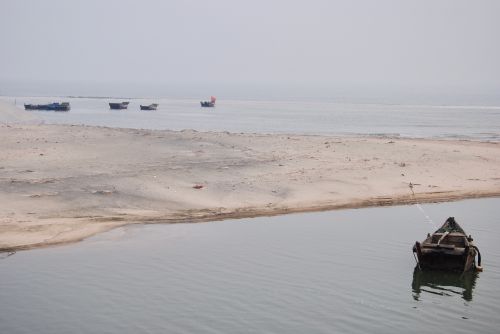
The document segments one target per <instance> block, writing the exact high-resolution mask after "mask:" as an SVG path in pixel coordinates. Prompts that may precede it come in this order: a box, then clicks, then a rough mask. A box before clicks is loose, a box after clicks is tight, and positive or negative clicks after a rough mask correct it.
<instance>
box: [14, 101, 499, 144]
mask: <svg viewBox="0 0 500 334" xmlns="http://www.w3.org/2000/svg"><path fill="white" fill-rule="evenodd" d="M63 100H64V101H68V102H70V103H71V108H72V109H71V111H70V112H68V113H61V112H43V111H34V112H33V113H34V114H36V115H38V116H40V117H41V118H42V119H43V120H45V121H46V122H47V123H62V124H87V125H99V126H110V127H123V128H144V129H169V130H183V129H194V130H198V131H230V132H252V133H253V132H257V133H297V134H329V135H359V134H362V135H379V134H381V135H390V136H402V137H417V138H420V137H423V138H451V139H473V140H492V141H499V140H500V106H442V105H435V106H429V105H404V104H401V105H388V104H361V103H359V104H356V103H334V102H299V101H243V100H223V99H221V100H220V101H218V102H217V106H216V108H201V107H200V104H199V101H197V100H181V99H149V100H145V99H123V100H127V101H130V106H129V108H128V110H109V106H108V102H116V101H121V100H116V99H103V98H55V97H53V98H51V97H36V98H35V97H17V98H8V101H10V102H11V103H16V104H17V105H18V106H19V108H22V107H23V103H35V104H39V103H49V102H53V101H63ZM153 102H155V103H159V104H160V106H159V109H158V110H156V111H140V110H139V106H140V105H141V104H150V103H153Z"/></svg>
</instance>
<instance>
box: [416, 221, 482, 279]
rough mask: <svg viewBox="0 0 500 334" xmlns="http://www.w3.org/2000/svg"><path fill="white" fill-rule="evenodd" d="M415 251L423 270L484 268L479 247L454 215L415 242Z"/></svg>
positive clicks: (462, 270)
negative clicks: (421, 240)
mask: <svg viewBox="0 0 500 334" xmlns="http://www.w3.org/2000/svg"><path fill="white" fill-rule="evenodd" d="M413 253H414V254H416V255H417V265H418V267H419V268H420V269H422V270H449V271H458V272H465V271H470V270H476V269H477V270H482V267H481V253H480V252H479V249H478V248H477V247H476V246H475V245H474V243H473V239H472V237H471V236H470V235H469V236H467V235H466V233H465V232H464V230H463V229H462V228H461V227H460V225H458V223H457V222H456V221H455V218H453V217H449V218H448V219H446V221H445V222H444V224H443V226H441V227H440V228H439V229H437V230H436V232H434V233H433V234H432V235H431V234H427V238H426V239H425V240H424V241H423V242H422V243H420V242H418V241H417V242H415V245H414V246H413ZM476 255H477V262H478V263H477V266H476Z"/></svg>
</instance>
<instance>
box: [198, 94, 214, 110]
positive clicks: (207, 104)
mask: <svg viewBox="0 0 500 334" xmlns="http://www.w3.org/2000/svg"><path fill="white" fill-rule="evenodd" d="M215 100H216V98H215V96H211V97H210V101H200V104H201V106H202V107H205V108H213V107H215Z"/></svg>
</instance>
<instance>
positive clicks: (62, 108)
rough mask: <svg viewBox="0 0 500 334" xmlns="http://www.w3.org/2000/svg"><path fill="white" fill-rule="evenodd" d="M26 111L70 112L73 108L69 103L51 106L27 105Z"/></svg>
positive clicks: (51, 104) (55, 103) (57, 103)
mask: <svg viewBox="0 0 500 334" xmlns="http://www.w3.org/2000/svg"><path fill="white" fill-rule="evenodd" d="M24 109H26V110H47V111H69V110H70V109H71V106H70V104H69V102H61V103H59V102H54V103H49V104H25V105H24Z"/></svg>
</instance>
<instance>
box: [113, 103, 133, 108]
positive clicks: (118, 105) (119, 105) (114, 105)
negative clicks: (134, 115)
mask: <svg viewBox="0 0 500 334" xmlns="http://www.w3.org/2000/svg"><path fill="white" fill-rule="evenodd" d="M129 103H130V102H110V103H109V109H127V108H128V104H129Z"/></svg>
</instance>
